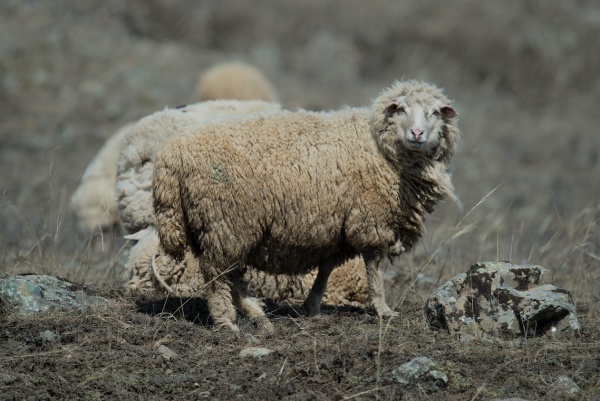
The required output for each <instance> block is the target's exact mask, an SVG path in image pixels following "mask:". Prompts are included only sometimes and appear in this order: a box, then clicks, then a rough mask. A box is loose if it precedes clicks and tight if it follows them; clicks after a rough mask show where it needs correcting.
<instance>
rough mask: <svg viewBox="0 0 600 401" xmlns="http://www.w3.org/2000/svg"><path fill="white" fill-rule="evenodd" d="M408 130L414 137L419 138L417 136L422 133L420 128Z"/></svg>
mask: <svg viewBox="0 0 600 401" xmlns="http://www.w3.org/2000/svg"><path fill="white" fill-rule="evenodd" d="M410 132H411V133H412V134H413V136H414V137H415V139H419V137H420V136H421V135H423V130H422V129H420V128H411V130H410Z"/></svg>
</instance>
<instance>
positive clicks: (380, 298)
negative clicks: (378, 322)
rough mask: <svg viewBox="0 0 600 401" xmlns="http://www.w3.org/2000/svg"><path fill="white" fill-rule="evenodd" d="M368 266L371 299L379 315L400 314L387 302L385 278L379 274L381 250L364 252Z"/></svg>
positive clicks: (363, 255)
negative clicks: (384, 286)
mask: <svg viewBox="0 0 600 401" xmlns="http://www.w3.org/2000/svg"><path fill="white" fill-rule="evenodd" d="M362 257H363V259H364V261H365V266H366V268H367V284H368V286H369V299H370V300H371V305H372V306H373V307H374V308H375V311H377V315H378V316H379V317H383V316H398V312H394V311H393V310H392V309H391V308H390V307H389V306H388V305H387V303H386V302H385V292H384V288H383V280H382V279H381V275H380V274H379V262H380V261H381V259H382V256H381V252H380V251H379V250H377V249H372V250H368V251H365V252H363V253H362Z"/></svg>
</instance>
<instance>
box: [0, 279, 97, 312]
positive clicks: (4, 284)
mask: <svg viewBox="0 0 600 401" xmlns="http://www.w3.org/2000/svg"><path fill="white" fill-rule="evenodd" d="M107 303H108V301H107V300H106V299H104V298H102V297H98V296H94V295H88V294H86V293H85V291H84V289H83V288H82V287H81V286H79V285H77V284H75V283H71V282H69V281H66V280H62V279H59V278H57V277H53V276H45V275H37V274H25V275H15V276H2V277H0V304H1V305H2V306H3V307H4V308H5V309H6V310H8V311H10V312H12V313H32V312H41V311H46V310H50V309H58V310H68V309H83V308H84V307H86V306H92V305H100V304H107Z"/></svg>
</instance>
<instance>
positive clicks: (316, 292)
mask: <svg viewBox="0 0 600 401" xmlns="http://www.w3.org/2000/svg"><path fill="white" fill-rule="evenodd" d="M335 266H336V264H335V261H334V260H333V259H328V260H326V261H324V262H322V263H320V264H319V271H318V273H317V277H316V278H315V282H314V283H313V286H312V288H311V289H310V292H309V293H308V296H307V297H306V300H305V301H304V303H303V304H302V308H303V309H304V310H305V311H306V315H307V316H316V315H318V314H319V313H320V312H321V300H322V299H323V295H325V290H326V289H327V280H329V275H330V274H331V272H332V271H333V268H334V267H335Z"/></svg>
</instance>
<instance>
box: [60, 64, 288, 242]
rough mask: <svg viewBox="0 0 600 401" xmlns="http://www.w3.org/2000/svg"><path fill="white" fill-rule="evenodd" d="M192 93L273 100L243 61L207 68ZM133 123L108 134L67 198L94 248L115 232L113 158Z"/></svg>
mask: <svg viewBox="0 0 600 401" xmlns="http://www.w3.org/2000/svg"><path fill="white" fill-rule="evenodd" d="M236 72H237V74H236ZM202 88H204V89H202ZM194 95H195V99H196V100H197V101H204V100H209V99H217V98H220V99H241V100H249V99H256V100H264V101H272V100H274V99H277V93H276V91H275V89H274V88H273V85H272V84H271V83H270V82H269V80H268V79H267V78H266V77H265V76H264V75H263V74H262V73H261V72H260V71H259V70H257V69H256V68H255V67H253V66H251V65H249V64H246V63H243V62H237V63H231V62H226V63H222V64H217V65H216V66H214V67H212V68H210V69H208V70H207V71H206V72H204V73H203V74H201V76H200V78H199V81H198V84H197V89H196V92H195V94H194ZM133 124H134V123H129V124H126V125H125V126H123V127H122V128H121V129H119V130H118V131H117V132H116V133H115V134H113V135H112V136H111V137H109V139H108V140H107V141H106V142H105V144H104V145H103V146H102V147H101V148H100V150H99V151H98V153H97V154H96V156H95V157H94V158H93V159H92V161H91V162H90V163H89V164H88V166H87V167H86V169H85V171H84V173H83V174H82V176H81V179H80V182H79V185H78V187H77V188H76V189H75V191H74V192H73V195H72V197H71V209H72V210H73V211H74V212H75V217H76V220H77V225H78V228H79V232H80V234H81V235H82V236H84V237H86V238H91V239H92V243H93V246H94V247H95V248H98V246H97V245H98V244H101V241H97V239H98V238H100V239H102V238H103V235H106V234H109V233H114V232H118V231H119V227H120V220H119V215H118V212H117V205H116V203H115V199H114V188H115V182H116V176H117V159H118V157H119V152H120V151H121V149H122V148H123V143H122V139H123V138H124V137H125V135H126V133H127V131H128V130H129V128H131V126H133Z"/></svg>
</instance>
